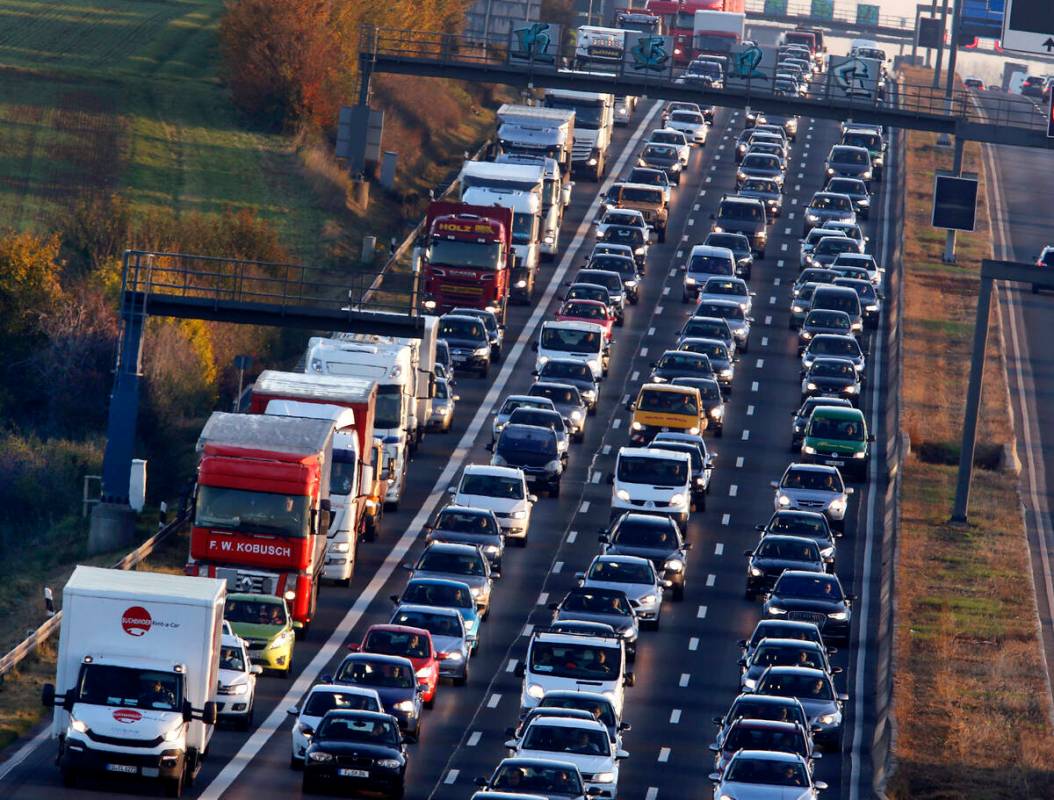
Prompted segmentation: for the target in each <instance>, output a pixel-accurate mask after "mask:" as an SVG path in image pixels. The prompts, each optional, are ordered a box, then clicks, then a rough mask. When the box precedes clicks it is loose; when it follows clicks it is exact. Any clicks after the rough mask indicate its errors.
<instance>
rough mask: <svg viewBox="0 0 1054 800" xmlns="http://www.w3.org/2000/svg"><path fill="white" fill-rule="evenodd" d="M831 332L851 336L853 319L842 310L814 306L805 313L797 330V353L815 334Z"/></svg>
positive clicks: (799, 352)
mask: <svg viewBox="0 0 1054 800" xmlns="http://www.w3.org/2000/svg"><path fill="white" fill-rule="evenodd" d="M823 334H833V335H835V336H852V335H853V320H852V317H850V316H849V315H848V314H846V313H845V312H844V311H834V310H832V309H827V308H816V309H812V310H810V311H809V313H808V314H806V315H805V320H804V322H802V324H801V328H800V329H799V330H798V355H801V354H802V351H803V350H805V348H806V347H808V346H809V342H810V341H812V340H813V338H814V337H816V336H821V335H823Z"/></svg>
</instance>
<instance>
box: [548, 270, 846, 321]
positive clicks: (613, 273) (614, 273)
mask: <svg viewBox="0 0 1054 800" xmlns="http://www.w3.org/2000/svg"><path fill="white" fill-rule="evenodd" d="M611 274H612V275H618V273H617V272H612V273H611ZM854 294H855V292H854ZM542 327H543V328H550V329H551V328H556V329H557V330H563V331H568V330H570V331H587V332H593V331H598V330H600V331H602V330H604V328H603V326H602V325H597V324H596V323H595V322H578V321H576V320H570V319H566V320H546V321H545V322H543V323H542Z"/></svg>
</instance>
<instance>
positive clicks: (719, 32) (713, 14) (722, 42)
mask: <svg viewBox="0 0 1054 800" xmlns="http://www.w3.org/2000/svg"><path fill="white" fill-rule="evenodd" d="M746 21H747V15H746V14H745V13H743V12H742V11H696V12H695V22H694V26H693V28H692V46H693V57H695V56H701V55H716V56H723V57H725V58H727V57H728V56H729V55H731V53H732V51H733V50H734V49H735V47H736V45H738V44H739V43H741V42H742V41H743V35H744V31H745V29H746Z"/></svg>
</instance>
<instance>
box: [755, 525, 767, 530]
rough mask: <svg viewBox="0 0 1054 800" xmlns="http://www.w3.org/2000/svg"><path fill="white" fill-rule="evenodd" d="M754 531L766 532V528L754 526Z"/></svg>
mask: <svg viewBox="0 0 1054 800" xmlns="http://www.w3.org/2000/svg"><path fill="white" fill-rule="evenodd" d="M754 530H756V531H763V530H765V526H764V525H755V526H754Z"/></svg>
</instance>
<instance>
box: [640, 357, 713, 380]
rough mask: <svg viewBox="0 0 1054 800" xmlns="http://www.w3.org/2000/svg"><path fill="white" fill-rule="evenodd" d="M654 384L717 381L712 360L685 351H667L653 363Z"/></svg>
mask: <svg viewBox="0 0 1054 800" xmlns="http://www.w3.org/2000/svg"><path fill="white" fill-rule="evenodd" d="M651 366H652V370H651V377H650V378H649V379H648V380H649V381H651V382H652V383H669V382H670V381H672V380H673V379H674V378H713V379H714V380H716V379H717V374H716V373H715V372H714V368H713V365H711V363H710V359H709V358H708V357H707V356H705V355H703V354H701V353H689V352H687V351H685V350H667V351H666V352H665V353H663V354H662V357H661V358H660V359H659V360H658V361H653V362H652V365H651Z"/></svg>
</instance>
